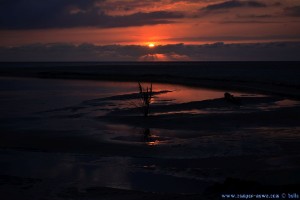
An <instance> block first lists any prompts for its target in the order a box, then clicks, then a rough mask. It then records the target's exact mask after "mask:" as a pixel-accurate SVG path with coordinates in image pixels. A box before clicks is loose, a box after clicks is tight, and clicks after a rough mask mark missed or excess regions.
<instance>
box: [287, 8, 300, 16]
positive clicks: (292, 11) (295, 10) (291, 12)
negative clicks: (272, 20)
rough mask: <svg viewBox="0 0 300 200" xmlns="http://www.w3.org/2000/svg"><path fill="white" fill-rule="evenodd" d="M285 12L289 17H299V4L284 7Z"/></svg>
mask: <svg viewBox="0 0 300 200" xmlns="http://www.w3.org/2000/svg"><path fill="white" fill-rule="evenodd" d="M285 14H286V15H287V16H291V17H300V6H294V7H288V8H285Z"/></svg>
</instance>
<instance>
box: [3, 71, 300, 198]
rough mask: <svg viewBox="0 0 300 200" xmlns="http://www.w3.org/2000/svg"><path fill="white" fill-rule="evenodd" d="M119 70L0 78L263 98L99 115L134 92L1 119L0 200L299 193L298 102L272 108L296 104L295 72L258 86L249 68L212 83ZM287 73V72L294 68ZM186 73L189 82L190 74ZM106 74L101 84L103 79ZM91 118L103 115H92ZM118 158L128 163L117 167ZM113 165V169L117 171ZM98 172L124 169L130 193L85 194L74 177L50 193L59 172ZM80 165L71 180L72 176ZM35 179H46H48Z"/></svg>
mask: <svg viewBox="0 0 300 200" xmlns="http://www.w3.org/2000/svg"><path fill="white" fill-rule="evenodd" d="M122 67H125V68H124V69H122V70H121V71H118V69H119V68H111V67H105V68H102V69H97V70H96V71H95V73H88V72H87V71H84V72H83V69H82V68H81V67H79V68H80V73H78V72H74V71H73V70H74V69H73V68H72V69H67V68H63V69H59V70H58V69H56V70H54V71H53V68H52V69H51V71H49V70H50V68H48V69H47V68H44V69H42V70H41V69H37V68H33V69H30V70H29V71H26V73H24V74H23V73H21V72H22V70H21V71H18V72H14V71H10V70H7V71H6V74H4V75H5V76H26V77H40V78H60V79H63V78H67V79H96V80H101V79H114V80H127V79H130V80H132V81H137V80H140V78H141V79H142V80H143V81H158V82H174V83H180V82H181V81H182V83H184V84H187V85H194V86H195V85H196V86H206V85H209V86H210V87H216V88H223V89H225V88H226V89H227V88H230V89H233V90H242V91H243V90H245V91H256V92H257V93H263V94H266V96H240V97H237V98H238V99H239V101H240V104H239V105H236V104H233V103H232V102H228V101H226V100H225V99H224V98H223V97H222V96H220V97H219V98H214V99H209V100H201V101H189V102H182V103H180V102H179V103H178V102H177V103H169V102H167V103H164V104H163V105H161V104H154V105H151V108H150V116H149V117H143V116H142V113H141V111H140V109H139V108H136V107H135V106H130V107H117V108H116V107H113V109H108V110H107V108H106V107H103V106H107V104H106V103H107V102H111V101H113V102H114V103H115V101H117V102H118V101H120V102H123V101H132V100H135V99H136V98H137V97H136V94H135V93H126V94H124V95H114V96H106V97H103V98H95V99H86V100H84V101H82V102H79V103H78V104H76V105H69V106H68V107H63V108H57V109H48V110H40V112H35V113H34V115H32V116H30V117H26V116H25V117H19V118H11V119H10V118H5V117H2V118H1V122H0V127H1V140H0V147H1V153H0V156H1V162H2V163H3V164H4V165H2V167H1V168H0V169H1V174H0V175H1V176H0V192H1V194H2V196H4V197H7V199H20V197H24V198H25V199H42V198H44V199H78V198H80V199H97V198H105V199H111V200H117V199H141V198H142V199H219V198H220V195H221V194H223V193H226V192H244V193H249V192H256V193H260V192H262V193H273V192H279V193H283V192H285V193H287V192H298V191H297V189H298V188H299V183H300V177H299V174H300V173H299V172H300V163H299V160H300V155H299V152H300V151H299V150H300V149H299V146H300V145H299V141H300V134H299V133H300V127H299V125H300V124H299V121H300V115H299V113H300V105H299V103H298V102H297V101H296V103H295V104H292V105H289V106H279V104H280V103H278V102H282V101H285V100H286V99H288V100H290V98H292V99H293V100H297V99H298V97H299V94H300V93H299V82H298V81H299V80H296V79H293V77H294V76H296V75H297V73H299V72H298V69H297V70H296V71H295V73H292V72H291V71H290V72H289V73H287V72H284V73H287V74H288V76H287V77H282V76H280V75H279V74H280V73H281V72H282V71H280V72H279V71H278V70H277V71H276V73H275V75H274V77H268V78H266V79H265V78H264V77H263V76H261V74H259V72H258V74H257V76H255V73H254V72H252V75H249V74H247V73H245V74H244V72H249V71H251V70H250V68H248V69H243V70H242V71H240V72H239V73H240V74H238V75H237V74H235V75H233V76H232V77H231V78H230V79H228V75H229V74H230V73H228V74H227V72H225V71H222V70H221V71H222V72H224V73H223V75H222V73H221V74H219V75H216V74H215V75H216V76H215V77H213V76H212V74H210V73H212V71H213V70H212V71H210V70H209V69H208V68H207V70H208V71H207V74H205V73H200V72H199V71H197V70H199V69H196V68H195V67H191V68H190V69H187V71H186V72H185V73H186V74H185V73H183V74H181V72H182V70H178V71H176V70H174V69H172V70H171V71H172V72H171V71H169V70H166V69H164V70H158V71H160V74H156V73H158V72H156V71H154V72H153V73H154V75H151V74H149V73H150V71H149V70H146V69H144V70H145V71H143V70H142V71H143V72H141V71H140V70H138V68H134V70H132V71H129V72H127V71H126V70H128V68H131V69H132V67H129V66H122ZM175 67H176V66H175ZM249 67H250V66H249ZM79 68H78V69H76V70H79ZM146 68H147V67H146ZM218 68H219V66H218V67H216V68H215V69H214V70H216V69H218ZM268 68H269V70H272V69H274V68H272V67H270V66H269V67H268ZM92 69H95V68H94V66H92V67H90V68H89V69H88V70H92ZM125 69H126V70H125ZM148 69H149V68H148ZM191 69H192V71H189V70H191ZM291 69H294V68H293V66H292V67H291ZM57 70H58V71H57ZM60 70H61V71H60ZM194 70H195V71H196V72H197V73H192V72H195V71H194ZM201 70H203V71H205V70H204V69H203V68H202V69H201ZM247 70H248V71H247ZM258 71H259V70H258ZM90 72H91V71H90ZM162 72H163V73H162ZM76 73H77V74H76ZM122 73H125V75H124V74H122ZM127 73H128V74H127ZM135 73H138V76H136V74H135ZM164 73H166V74H164ZM253 73H254V75H253ZM107 74H110V76H108V77H106V75H107ZM126 74H127V75H126ZM174 74H176V76H175V75H174ZM179 74H180V75H179ZM187 74H189V76H191V77H187ZM209 74H210V75H209ZM2 75H3V74H2ZM244 75H245V76H244ZM252 76H254V77H256V79H252V78H253V77H252ZM105 77H106V78H105ZM136 77H137V78H136ZM178 77H181V78H180V79H179V78H178ZM204 77H205V78H204ZM244 78H245V79H244ZM272 78H273V79H272ZM243 80H245V81H243ZM168 92H172V91H156V93H155V94H156V95H157V96H159V95H163V94H165V93H168ZM274 94H276V95H274ZM97 109H98V110H101V109H104V110H105V111H106V112H104V114H103V113H102V112H100V113H102V114H96V115H95V114H93V115H91V112H92V111H96V110H97ZM96 113H97V112H96ZM12 120H13V121H12ZM128 157H130V159H129V158H128ZM21 158H23V159H24V160H25V161H27V162H29V163H26V164H25V163H24V164H22V165H23V168H24V169H22V170H20V169H18V165H20V163H22V159H21ZM86 159H87V160H88V161H87V160H86ZM103 159H104V161H103ZM105 159H108V161H107V160H105ZM110 159H112V161H110ZM123 159H125V160H127V159H129V160H130V162H129V163H127V164H126V162H125V163H123ZM73 160H75V161H73ZM121 161H122V162H121ZM119 162H121V163H122V164H117V163H119ZM7 163H9V165H8V164H7ZM11 163H14V164H11ZM47 163H49V164H47ZM102 163H109V164H108V166H110V164H111V166H114V167H115V168H113V169H112V171H113V170H115V171H113V172H112V174H114V173H115V172H116V171H118V170H122V168H127V167H129V172H128V173H129V174H132V176H131V177H130V178H131V182H132V183H133V184H136V185H133V186H131V187H133V188H135V189H132V190H130V189H124V188H123V189H122V187H113V186H112V187H102V186H101V184H100V186H96V185H97V184H98V182H95V183H94V184H92V185H91V186H89V185H88V184H85V183H84V182H82V183H81V182H79V183H78V182H77V181H76V180H77V178H78V180H85V179H83V178H80V177H74V180H73V179H67V178H66V180H67V181H66V180H64V181H62V182H63V183H64V184H63V185H59V184H58V185H57V186H55V185H56V184H57V183H58V182H59V177H60V176H61V174H60V173H62V174H63V172H64V171H63V172H60V171H61V170H62V169H64V168H66V169H65V170H67V171H66V172H68V173H69V172H70V171H72V170H74V171H75V172H74V175H75V176H77V175H78V176H79V175H80V176H81V175H82V174H81V173H82V171H84V172H85V173H86V174H88V173H89V172H93V173H96V172H97V171H96V169H94V168H93V166H95V167H96V168H100V169H101V166H102ZM51 164H53V168H51V170H50V171H49V169H48V166H47V165H51ZM56 165H58V166H57V167H56ZM61 165H62V166H63V167H62V166H61ZM81 165H83V166H82V167H80V168H79V169H78V172H77V171H76V170H77V168H76V167H78V166H81ZM8 166H10V168H9V167H8ZM71 166H72V168H70V169H69V168H68V167H71ZM104 166H106V165H104ZM29 169H32V170H29ZM34 169H35V170H34ZM71 169H72V170H71ZM43 170H48V171H47V172H51V173H53V174H54V175H55V176H54V175H53V177H54V178H51V177H52V175H50V174H49V175H47V174H45V173H43ZM29 171H30V172H29ZM34 171H35V172H34ZM79 172H80V173H79ZM109 172H111V171H109ZM44 174H45V175H44ZM100 174H101V172H100ZM102 175H103V174H102ZM95 176H96V177H97V175H91V177H95ZM98 177H99V175H98ZM170 177H171V178H170ZM86 180H87V181H90V180H92V179H88V178H87V179H86ZM118 180H119V179H118ZM120 180H123V179H120ZM146 180H147V181H148V183H151V184H152V186H153V189H152V190H151V189H150V190H149V191H147V190H146V189H145V188H147V184H145V183H144V181H146ZM69 181H74V183H73V182H69ZM156 181H160V182H161V183H163V184H164V185H168V184H169V187H166V186H165V187H164V191H162V190H161V187H159V184H155V182H156ZM80 184H82V185H80ZM143 184H144V185H143ZM172 184H174V185H172ZM155 185H156V187H155ZM176 187H181V191H180V192H174V188H176ZM185 187H186V188H185ZM193 187H194V188H193ZM117 188H118V189H117ZM128 188H129V187H128ZM172 188H173V189H172ZM195 191H197V192H195ZM182 193H185V194H182Z"/></svg>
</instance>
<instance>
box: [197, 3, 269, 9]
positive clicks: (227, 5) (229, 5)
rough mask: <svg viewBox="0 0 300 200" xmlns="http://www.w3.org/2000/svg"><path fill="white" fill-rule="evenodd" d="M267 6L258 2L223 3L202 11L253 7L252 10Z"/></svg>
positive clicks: (212, 5)
mask: <svg viewBox="0 0 300 200" xmlns="http://www.w3.org/2000/svg"><path fill="white" fill-rule="evenodd" d="M266 6H267V5H266V4H264V3H261V2H258V1H238V0H232V1H224V2H222V3H216V4H211V5H209V6H207V7H204V8H202V10H206V11H213V10H223V9H231V8H241V7H252V8H261V7H266Z"/></svg>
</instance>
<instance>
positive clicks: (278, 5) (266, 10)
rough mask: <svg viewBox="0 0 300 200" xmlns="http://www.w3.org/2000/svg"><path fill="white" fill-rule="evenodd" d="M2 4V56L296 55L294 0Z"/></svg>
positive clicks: (298, 19)
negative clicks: (150, 45)
mask: <svg viewBox="0 0 300 200" xmlns="http://www.w3.org/2000/svg"><path fill="white" fill-rule="evenodd" d="M0 5H1V6H0V36H1V37H0V46H1V47H0V53H1V56H0V60H1V61H11V60H14V59H16V60H24V61H25V60H28V61H48V60H50V61H51V60H53V59H55V58H56V59H57V61H73V60H74V61H78V60H82V61H102V60H104V61H109V60H117V61H122V60H124V61H131V60H132V61H139V60H150V61H152V60H264V59H265V60H276V58H277V59H279V60H297V57H298V58H299V57H300V56H299V53H298V52H299V49H300V44H299V41H300V1H298V0H243V1H242V0H228V1H226V0H189V1H187V0H143V1H141V0H1V1H0ZM149 44H152V45H154V47H152V48H150V47H149ZM212 48H213V49H215V50H216V51H212V50H211V49H212ZM241 48H243V50H242V51H244V53H242V54H241V55H239V54H237V52H240V50H241ZM270 51H271V52H270ZM63 52H64V53H63ZM257 52H259V53H257ZM262 53H263V55H262ZM256 54H257V56H260V57H257V56H256ZM278 55H281V57H280V58H281V59H280V58H279V57H278ZM74 57H76V59H75V58H74Z"/></svg>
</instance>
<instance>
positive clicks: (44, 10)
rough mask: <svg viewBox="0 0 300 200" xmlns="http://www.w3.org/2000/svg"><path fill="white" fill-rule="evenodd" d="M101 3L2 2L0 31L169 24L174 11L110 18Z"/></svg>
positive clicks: (63, 0)
mask: <svg viewBox="0 0 300 200" xmlns="http://www.w3.org/2000/svg"><path fill="white" fill-rule="evenodd" d="M99 2H102V0H84V1H83V0H43V1H41V0H4V1H1V7H0V29H43V28H71V27H103V28H109V27H127V26H142V25H151V24H165V23H172V21H170V19H176V18H182V17H183V15H182V14H181V13H177V12H165V11H157V12H150V13H142V12H139V13H134V14H131V15H125V16H110V15H107V14H105V11H104V10H102V9H101V8H100V7H98V6H97V3H99Z"/></svg>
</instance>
